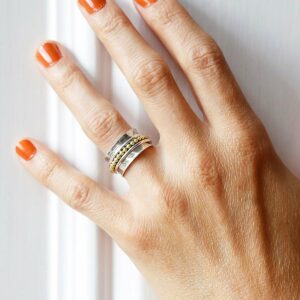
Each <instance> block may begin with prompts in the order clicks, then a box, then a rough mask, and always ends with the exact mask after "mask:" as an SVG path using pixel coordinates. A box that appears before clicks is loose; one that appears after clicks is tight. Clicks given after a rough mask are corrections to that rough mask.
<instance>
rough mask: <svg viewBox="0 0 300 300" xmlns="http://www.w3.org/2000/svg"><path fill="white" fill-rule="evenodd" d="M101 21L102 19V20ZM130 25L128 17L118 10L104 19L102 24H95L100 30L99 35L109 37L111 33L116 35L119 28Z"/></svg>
mask: <svg viewBox="0 0 300 300" xmlns="http://www.w3.org/2000/svg"><path fill="white" fill-rule="evenodd" d="M102 22H103V21H102ZM128 26H130V22H129V20H128V18H127V17H126V16H125V15H123V14H120V13H118V12H116V13H114V14H112V15H110V16H109V17H107V18H106V19H105V21H104V22H103V23H102V24H99V26H97V27H98V28H100V30H101V33H100V34H101V35H103V36H104V37H109V36H112V35H117V34H118V33H119V32H120V31H121V30H123V29H124V28H127V27H128Z"/></svg>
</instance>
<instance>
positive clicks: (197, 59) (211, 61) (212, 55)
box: [187, 40, 225, 76]
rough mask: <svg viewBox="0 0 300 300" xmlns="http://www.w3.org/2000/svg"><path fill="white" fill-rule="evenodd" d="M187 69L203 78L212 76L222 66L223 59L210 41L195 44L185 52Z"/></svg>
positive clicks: (220, 52)
mask: <svg viewBox="0 0 300 300" xmlns="http://www.w3.org/2000/svg"><path fill="white" fill-rule="evenodd" d="M187 60H188V61H187V67H188V69H189V70H192V71H193V70H194V71H196V72H200V73H202V74H203V75H205V76H210V75H214V74H215V73H217V72H218V71H219V69H220V67H222V66H223V65H225V59H224V56H223V53H222V51H221V49H220V48H219V46H218V45H217V44H216V43H215V42H214V41H212V40H210V41H207V42H206V43H205V44H202V43H201V44H197V45H196V46H193V47H190V48H189V50H188V51H187Z"/></svg>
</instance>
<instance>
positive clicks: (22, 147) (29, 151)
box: [16, 140, 36, 161]
mask: <svg viewBox="0 0 300 300" xmlns="http://www.w3.org/2000/svg"><path fill="white" fill-rule="evenodd" d="M16 153H17V154H18V155H19V156H20V157H22V158H23V159H25V160H27V161H28V160H31V159H32V158H33V157H34V155H35V154H36V147H35V146H34V145H33V144H32V143H31V142H30V141H29V140H22V141H20V142H19V143H18V145H17V146H16Z"/></svg>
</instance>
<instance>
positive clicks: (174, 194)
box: [161, 186, 190, 220]
mask: <svg viewBox="0 0 300 300" xmlns="http://www.w3.org/2000/svg"><path fill="white" fill-rule="evenodd" d="M161 199H163V201H164V204H165V212H166V215H167V218H168V219H171V220H179V219H184V218H186V217H187V216H188V215H189V211H190V207H189V202H188V200H187V198H186V197H185V196H184V195H181V194H180V193H178V191H175V189H174V188H173V187H171V186H169V187H168V186H167V187H164V190H163V191H162V196H161Z"/></svg>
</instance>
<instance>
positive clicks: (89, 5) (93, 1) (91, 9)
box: [78, 0, 106, 14]
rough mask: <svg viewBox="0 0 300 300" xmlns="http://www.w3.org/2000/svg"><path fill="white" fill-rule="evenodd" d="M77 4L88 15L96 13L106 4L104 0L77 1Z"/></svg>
mask: <svg viewBox="0 0 300 300" xmlns="http://www.w3.org/2000/svg"><path fill="white" fill-rule="evenodd" d="M78 2H79V4H80V5H81V6H82V7H83V8H84V9H85V10H86V11H87V12H88V13H89V14H93V13H95V12H97V11H98V10H100V9H101V8H103V7H104V6H105V4H106V1H105V0H78Z"/></svg>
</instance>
